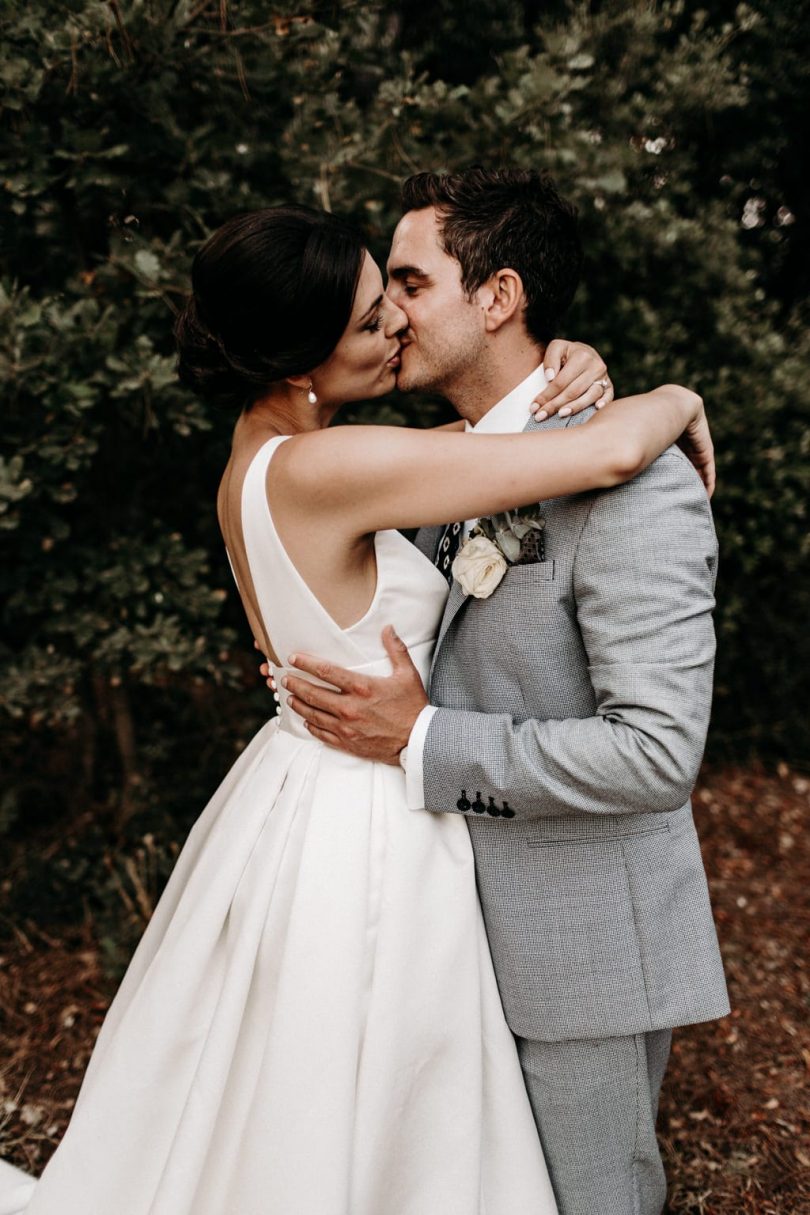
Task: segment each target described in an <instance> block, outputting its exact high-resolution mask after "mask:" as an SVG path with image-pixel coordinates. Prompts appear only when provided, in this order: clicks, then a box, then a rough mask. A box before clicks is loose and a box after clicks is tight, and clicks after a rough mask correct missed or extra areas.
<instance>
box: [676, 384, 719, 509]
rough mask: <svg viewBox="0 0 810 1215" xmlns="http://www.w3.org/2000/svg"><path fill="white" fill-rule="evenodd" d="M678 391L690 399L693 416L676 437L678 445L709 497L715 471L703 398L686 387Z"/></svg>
mask: <svg viewBox="0 0 810 1215" xmlns="http://www.w3.org/2000/svg"><path fill="white" fill-rule="evenodd" d="M680 391H681V392H684V393H686V394H687V395H688V396H689V397H690V398H691V399H692V400H691V404H692V409H693V416H692V420H691V421H690V422H689V424H688V425H687V427H686V430H685V431H684V432H683V434H682V435H681V437H680V439H678V446H679V447H680V448H681V449H682V451H684V452H686V454H687V456H688V457H689V459H690V460H691V461H692V463H693V464H694V466H695V468H696V469H697V471H698V476H699V477H700V479H701V481H702V482H703V484H704V485H705V486H706V493H707V494H708V495H709V497H710V498H711V496H712V494H713V493H714V487H715V484H716V481H717V473H716V469H715V466H714V444H713V443H712V435H711V431H710V430H709V423H708V421H707V419H706V410H705V408H704V405H703V398H702V397H699V396H698V394H697V393H696V392H690V390H689V389H688V388H681V389H680Z"/></svg>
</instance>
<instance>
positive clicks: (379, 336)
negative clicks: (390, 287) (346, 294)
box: [312, 252, 408, 405]
mask: <svg viewBox="0 0 810 1215" xmlns="http://www.w3.org/2000/svg"><path fill="white" fill-rule="evenodd" d="M407 324H408V318H407V317H406V316H405V313H404V312H403V311H402V309H401V308H398V307H397V306H396V304H393V303H392V302H391V300H389V299H387V298H386V295H385V291H384V289H383V281H382V275H381V274H380V269H379V267H378V265H377V263H376V262H375V261H374V258H373V257H372V256H371V255H370V254H369V253H368V252H366V253H365V255H364V258H363V265H362V267H361V270H360V277H359V279H358V282H357V293H356V295H355V297H354V308H353V309H352V315H351V317H350V318H349V323H348V325H347V326H346V328H345V330H344V332H343V336H342V337H341V339H340V341H339V342H338V344H337V346H336V347H335V349H334V350H333V351H332V353H331V354H330V356H329V358H328V359H327V360H326V362H325V363H322V364H321V365H320V367H317V368H316V369H315V370H314V371H313V373H312V386H313V388H314V390H315V392H316V394H317V396H318V399H319V400H320V401H323V402H325V403H332V404H336V405H337V404H341V403H343V402H344V401H361V400H363V399H365V398H368V397H378V396H381V395H382V393H384V392H390V391H391V390H392V389H393V388H394V387H395V386H396V376H397V371H398V369H399V349H400V340H399V334H400V333H401V332H402V331H403V330H404V329H405V327H406V326H407Z"/></svg>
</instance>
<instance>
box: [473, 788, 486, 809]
mask: <svg viewBox="0 0 810 1215" xmlns="http://www.w3.org/2000/svg"><path fill="white" fill-rule="evenodd" d="M471 809H472V812H473V814H483V813H484V811H485V810H486V806H485V805H484V803H483V802H482V801H481V794H480V792H478V793H476V795H475V801H474V802H473V804H472V807H471Z"/></svg>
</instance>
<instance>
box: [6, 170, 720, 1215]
mask: <svg viewBox="0 0 810 1215" xmlns="http://www.w3.org/2000/svg"><path fill="white" fill-rule="evenodd" d="M402 199H403V215H402V219H401V220H400V222H399V224H398V226H397V228H396V231H395V233H394V238H393V244H392V247H391V253H390V257H389V260H388V266H387V280H388V281H387V286H384V284H383V279H382V276H381V273H380V270H379V268H378V267H377V265H376V264H375V262H374V261H373V259H372V258H371V256H370V254H369V253H368V251H367V250H366V248H365V245H364V241H363V237H362V235H361V234H360V233H358V232H357V231H356V230H355V229H354V228H352V227H351V226H349V225H348V224H346V223H344V222H343V221H342V220H340V219H338V218H336V217H334V216H333V215H331V214H327V213H323V212H319V211H315V210H311V209H309V208H306V207H299V206H283V207H273V208H267V209H265V210H261V211H256V212H252V213H250V214H247V215H241V216H238V217H236V218H235V219H232V220H230V221H229V222H228V223H226V224H225V225H224V226H223V227H221V228H220V229H219V230H218V231H216V232H215V233H214V234H213V235H212V236H211V237H210V239H209V240H208V241H207V242H206V243H205V245H204V246H203V247H202V248H201V249H200V251H199V252H198V253H197V255H196V257H195V259H194V265H193V271H192V284H193V291H192V294H191V297H190V299H189V301H188V303H187V305H186V307H185V309H184V311H183V312H182V314H181V316H180V317H179V319H178V322H177V325H176V336H177V342H178V348H179V358H180V364H179V368H180V376H181V379H182V381H183V382H184V383H185V384H186V385H188V386H189V387H190V388H191V389H193V390H194V391H195V392H198V393H199V394H200V395H201V396H203V397H205V398H206V399H208V400H214V401H217V402H219V403H221V404H222V405H224V406H226V407H228V408H229V409H230V410H232V411H233V413H234V415H235V417H236V423H235V428H234V434H233V447H232V451H231V455H230V459H229V461H228V464H227V467H226V468H225V471H224V474H223V478H222V483H221V486H220V490H219V495H218V503H217V508H218V514H219V520H220V524H221V528H222V533H223V537H224V540H225V545H226V548H227V552H228V556H229V559H230V562H231V565H232V568H233V574H234V578H235V581H236V585H237V588H238V591H239V594H240V596H241V599H242V602H243V604H244V608H245V612H246V615H247V619H248V622H249V626H250V628H251V630H252V632H253V634H254V636H255V638H256V639H257V641H258V644H259V647H260V649H261V651H262V652H263V654H264V655H265V656H266V659H267V663H268V664H269V665H268V668H267V670H268V675H269V678H270V680H271V682H272V684H273V686H274V688H275V695H276V699H277V701H278V702H279V706H278V714H277V716H274V717H273V718H272V719H271V720H270V721H268V722H267V724H266V725H264V726H263V727H262V728H261V729H260V730H259V732H258V734H257V735H256V737H255V738H254V739H253V741H252V742H251V743H250V744H249V745H248V747H247V748H246V749H245V751H244V752H243V754H242V755H241V756H240V758H239V759H238V760H237V762H236V764H235V765H234V767H233V768H232V769H231V771H230V772H229V773H228V775H227V776H226V777H225V780H224V781H223V783H222V785H221V786H220V787H219V789H218V790H217V792H216V793H215V795H214V797H213V798H212V800H211V801H210V803H209V804H208V806H207V807H206V808H205V810H204V811H203V813H202V814H201V816H200V818H199V819H198V820H197V821H196V823H195V825H194V827H193V828H192V830H191V833H190V835H189V837H188V839H187V841H186V843H185V846H184V848H183V850H182V852H181V854H180V857H179V859H178V861H177V864H176V867H175V869H174V872H173V873H172V876H171V878H170V879H169V882H168V885H167V887H166V889H165V891H164V894H163V896H162V898H161V900H160V902H159V904H158V906H157V908H156V910H155V913H154V915H153V917H152V920H151V922H150V924H149V926H148V928H147V930H146V932H145V934H144V936H143V938H142V940H141V942H140V944H139V946H138V949H137V950H136V952H135V955H134V957H133V959H132V962H131V964H130V966H129V969H128V970H127V973H126V975H125V977H124V979H123V981H122V983H121V986H120V989H119V991H118V993H117V995H116V997H115V999H114V1001H113V1003H112V1006H111V1008H110V1010H109V1013H108V1015H107V1017H106V1020H105V1021H104V1024H103V1026H102V1029H101V1031H100V1033H99V1037H98V1041H97V1043H96V1046H95V1050H94V1052H93V1055H92V1057H91V1060H90V1063H89V1065H88V1068H87V1072H86V1076H85V1079H84V1083H83V1086H82V1090H81V1093H80V1095H79V1098H78V1101H77V1104H76V1107H75V1110H74V1113H73V1117H72V1120H71V1123H70V1126H69V1127H68V1130H67V1132H66V1134H65V1137H64V1140H63V1142H62V1144H61V1145H60V1147H59V1148H58V1150H57V1151H56V1153H55V1155H54V1157H53V1159H52V1160H51V1162H50V1163H49V1165H48V1166H47V1168H46V1169H45V1172H44V1174H43V1176H42V1178H41V1179H40V1180H39V1182H37V1183H32V1184H28V1185H25V1184H24V1185H22V1186H20V1187H18V1189H17V1190H16V1191H15V1194H16V1197H15V1199H14V1201H15V1202H16V1205H11V1202H10V1201H7V1202H6V1206H5V1208H3V1207H2V1205H1V1204H0V1209H5V1210H15V1211H26V1212H28V1215H111V1213H112V1212H114V1211H122V1212H126V1215H553V1213H554V1212H559V1213H560V1215H656V1213H658V1212H660V1211H661V1210H662V1207H663V1204H664V1201H665V1192H666V1183H665V1177H664V1170H663V1166H662V1163H661V1158H660V1155H659V1151H658V1147H657V1144H656V1136H655V1119H656V1110H657V1103H658V1094H659V1089H660V1085H661V1081H662V1077H663V1074H664V1070H665V1067H666V1064H667V1058H668V1054H669V1046H670V1034H671V1030H672V1027H674V1026H677V1025H684V1024H689V1023H692V1022H697V1021H705V1020H709V1019H711V1018H715V1017H720V1016H722V1015H724V1014H725V1012H726V1011H727V1007H728V1006H727V998H726V990H725V983H724V979H723V972H722V966H721V961H720V955H719V951H718V946H717V940H716V936H715V930H714V925H713V922H712V916H711V910H710V906H709V899H708V893H707V887H706V879H705V875H704V872H703V867H702V863H701V857H700V851H699V847H698V841H697V837H696V834H695V828H694V825H693V821H692V813H691V809H690V804H689V795H690V791H691V788H692V785H693V782H694V780H695V776H696V773H697V770H698V765H699V763H700V759H701V755H702V752H703V747H704V741H705V734H706V728H707V723H708V719H709V707H710V701H711V683H712V666H713V657H714V636H713V630H712V622H711V613H712V608H713V603H714V599H713V588H714V580H715V575H716V560H717V547H716V540H715V534H714V529H713V526H712V518H711V512H710V508H709V499H708V494H709V493H710V492H711V490H712V488H713V483H714V463H713V455H712V444H711V438H710V435H709V431H708V427H707V425H706V420H705V416H704V411H703V403H702V401H701V400H700V398H699V397H698V396H696V395H695V394H694V393H693V392H690V391H688V390H687V389H684V388H680V387H677V386H674V385H665V386H663V387H660V388H656V389H655V390H654V391H652V392H649V393H644V394H641V395H638V396H632V397H627V398H625V399H624V400H621V401H617V402H615V403H613V404H609V405H608V407H607V408H605V409H599V410H596V409H595V406H596V405H597V404H600V405H601V404H604V403H605V402H606V401H609V399H610V397H611V395H612V392H611V385H610V382H609V380H608V379H606V378H605V367H604V364H603V363H602V361H601V359H600V358H599V356H598V355H597V354H596V353H595V352H594V351H592V350H590V348H588V347H580V346H579V345H577V344H571V343H564V342H557V341H554V340H553V339H554V338H555V335H556V334H557V333H558V332H559V326H560V323H561V318H562V316H563V314H564V312H565V310H566V308H567V306H568V305H569V303H570V301H571V299H572V297H573V295H574V291H575V289H576V285H577V280H578V277H579V274H580V268H581V260H582V257H581V249H580V243H579V238H578V234H577V225H576V216H575V211H574V209H573V207H572V206H571V205H570V204H569V203H567V202H566V201H565V200H564V199H563V198H561V197H560V195H559V194H558V192H557V190H556V189H555V187H554V185H553V184H552V183H551V182H550V181H549V179H548V178H547V177H545V176H544V175H542V174H539V173H536V172H532V171H528V170H522V169H521V170H518V169H501V170H485V169H481V168H475V169H471V170H468V171H465V172H461V173H456V174H451V175H442V174H434V173H422V174H418V175H416V176H415V177H412V178H410V179H409V180H408V181H406V182H405V185H404V188H403V195H402ZM548 368H551V369H552V370H556V371H557V375H556V377H555V379H554V381H553V382H552V383H551V385H549V384H548V377H547V374H546V372H547V369H548ZM395 383H396V385H397V386H398V387H399V388H400V389H401V390H403V391H405V392H409V391H421V390H425V391H429V392H433V393H438V394H441V395H442V396H444V397H445V398H446V399H447V400H448V401H450V402H451V403H452V404H453V405H454V406H455V407H456V409H457V411H458V413H459V415H460V420H459V421H458V422H457V423H453V424H451V425H450V426H448V427H441V428H438V429H435V430H413V429H406V428H398V427H385V426H334V427H331V426H330V425H329V423H330V422H331V421H332V420H333V418H334V416H335V414H336V413H337V411H338V410H339V408H340V407H341V406H342V405H343V404H345V403H346V402H349V401H357V400H361V399H371V398H374V397H377V396H379V395H381V394H383V393H386V392H388V391H390V390H391V389H392V388H393V387H394V385H395ZM561 405H563V406H564V408H560V406H561ZM535 414H541V415H542V414H545V415H546V417H545V419H544V420H542V417H541V420H539V421H538V420H537V419H536V417H535V416H534V415H535ZM177 475H178V476H182V469H181V468H178V470H177ZM707 491H708V493H707ZM200 509H201V510H206V509H208V505H207V504H206V503H205V502H202V503H200ZM414 528H415V529H419V530H418V532H417V535H416V543H415V544H414V543H411V542H410V541H409V540H408V539H406V538H405V536H404V535H403V534H402V533H401V531H400V530H398V529H414ZM394 630H396V631H394Z"/></svg>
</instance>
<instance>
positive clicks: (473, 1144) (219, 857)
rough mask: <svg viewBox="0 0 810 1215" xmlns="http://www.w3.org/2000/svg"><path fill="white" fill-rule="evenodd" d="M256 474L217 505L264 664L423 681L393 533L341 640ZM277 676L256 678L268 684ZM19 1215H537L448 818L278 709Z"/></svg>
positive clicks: (9, 1196) (6, 1200) (200, 845)
mask: <svg viewBox="0 0 810 1215" xmlns="http://www.w3.org/2000/svg"><path fill="white" fill-rule="evenodd" d="M281 442H283V438H277V439H271V440H270V441H269V442H268V443H266V444H265V445H264V446H263V447H262V448H261V449H260V450H259V452H258V453H257V454H256V456H255V458H254V460H253V462H252V464H251V465H250V468H249V470H248V473H247V476H246V478H245V483H244V488H243V494H242V511H243V529H244V539H245V545H246V550H247V556H248V561H249V564H250V570H251V574H252V577H253V581H254V586H255V591H256V596H257V600H258V603H259V606H260V609H261V612H262V615H263V617H264V622H265V625H266V629H267V634H268V636H269V637H271V638H272V640H273V644H274V647H275V648H276V653H278V654H280V655H282V656H286V655H288V654H291V653H294V652H295V651H296V650H307V651H309V652H313V653H320V654H322V655H323V656H325V657H328V658H330V659H332V660H333V661H335V662H337V663H340V664H342V665H343V666H348V667H352V668H354V669H356V670H363V671H365V672H369V673H375V674H386V673H388V671H389V670H390V667H389V663H388V660H387V658H386V656H385V651H384V649H383V647H382V642H381V639H380V634H381V632H382V629H383V627H384V625H386V624H388V623H392V624H394V625H395V626H396V628H397V631H398V632H399V634H400V636H401V637H402V638H403V640H404V641H405V642H406V644H407V645H408V648H409V650H410V653H411V656H412V658H413V660H414V662H415V663H416V664H417V666H418V667H419V669H420V671H421V672H422V674H423V676H426V674H427V671H428V667H429V663H430V656H431V651H432V647H433V643H434V638H435V635H436V632H437V628H438V624H439V620H440V618H441V614H442V609H443V605H444V600H445V596H446V591H447V584H446V582H445V580H444V578H443V576H442V575H441V574H440V573H439V571H438V570H437V569H435V568H434V566H432V565H431V563H430V562H429V561H428V560H426V558H425V557H423V556H422V555H421V554H420V553H419V552H418V551H417V550H416V549H415V548H414V547H413V546H412V545H411V544H409V543H408V542H407V541H406V540H405V539H404V538H403V537H402V536H400V535H399V534H398V533H397V532H393V531H392V532H383V533H380V534H379V535H378V536H377V540H376V553H377V589H376V592H375V595H374V599H373V601H372V604H371V606H370V608H369V609H368V611H367V613H366V614H365V616H363V618H362V619H361V620H359V621H358V622H357V623H356V624H354V625H352V627H351V628H348V629H340V628H339V627H338V626H337V625H336V624H335V622H334V621H333V620H332V619H331V617H330V616H329V615H328V613H327V612H326V611H325V610H324V608H322V607H321V605H320V604H319V603H318V601H317V600H316V599H315V597H314V595H313V594H312V592H311V591H310V590H309V589H308V587H307V586H306V584H305V583H304V581H303V580H302V578H301V577H300V575H299V574H298V573H297V571H296V569H295V567H294V566H293V564H292V562H291V561H290V559H289V557H288V556H287V554H286V552H285V550H284V548H283V546H282V544H281V542H280V540H279V538H278V536H277V534H276V532H275V529H274V527H273V522H272V519H271V516H270V511H269V508H268V505H267V497H266V491H265V480H266V473H267V469H268V465H269V464H270V460H271V457H272V455H273V453H274V451H275V450H276V449H277V447H278V445H279V443H281ZM281 673H282V672H281V671H279V669H276V674H277V676H278V675H280V674H281ZM3 1186H4V1187H5V1196H4V1195H3V1193H2V1192H0V1212H3V1213H5V1215H8V1213H9V1212H14V1213H15V1215H16V1213H17V1212H23V1211H24V1212H26V1215H554V1213H555V1212H556V1206H555V1203H554V1197H553V1193H552V1190H551V1186H550V1183H549V1179H548V1174H547V1172H546V1167H545V1163H544V1160H543V1155H542V1151H541V1148H540V1144H539V1140H538V1136H537V1132H536V1129H535V1125H534V1122H533V1119H532V1115H531V1111H530V1107H529V1102H528V1098H527V1096H526V1091H525V1088H524V1083H523V1077H522V1074H521V1071H520V1067H519V1064H518V1059H517V1053H516V1049H515V1045H514V1042H513V1039H512V1036H511V1034H510V1032H509V1029H508V1027H507V1025H506V1022H505V1020H504V1015H503V1011H502V1008H501V1003H500V999H499V995H498V990H497V987H496V983H495V976H494V972H493V968H492V962H491V959H490V955H489V949H488V945H487V939H486V936H485V932H484V926H483V921H482V918H481V911H480V908H479V904H478V899H477V895H476V887H475V873H474V869H473V856H472V849H471V846H470V840H469V836H468V833H467V826H466V823H465V822H464V820H463V818H461V817H460V816H458V815H453V814H447V815H440V814H431V813H429V812H427V811H412V810H409V809H408V808H407V807H406V802H405V791H404V777H403V773H402V772H401V771H400V770H399V769H398V768H395V767H390V766H387V765H384V764H375V763H370V762H366V761H363V760H358V759H354V758H350V757H348V756H346V755H343V754H342V753H340V752H338V751H335V750H332V749H330V748H328V747H325V746H323V745H322V744H321V743H319V742H317V741H316V740H314V739H313V738H312V737H311V736H310V735H308V734H307V732H306V730H305V729H304V728H303V726H302V725H301V723H300V720H299V719H298V718H296V716H295V715H294V714H293V713H292V712H291V711H290V710H289V709H287V708H286V707H285V705H284V703H283V702H282V705H281V709H280V716H279V717H278V718H276V719H274V720H272V721H270V722H269V723H268V724H267V725H265V726H264V727H263V728H262V729H261V730H260V731H259V733H258V734H257V735H256V737H255V738H254V739H253V741H252V742H251V743H250V745H249V746H248V747H247V749H246V750H245V752H244V753H243V754H242V756H241V757H240V758H239V760H238V761H237V762H236V764H235V765H234V767H233V768H232V769H231V771H230V773H229V774H228V776H227V777H226V778H225V780H224V781H223V783H222V785H221V786H220V788H219V789H218V790H217V792H216V793H215V795H214V797H213V798H212V800H211V801H210V802H209V804H208V806H207V807H206V809H205V810H204V811H203V813H202V815H201V816H200V818H199V819H198V820H197V822H196V824H195V825H194V827H193V829H192V831H191V833H190V835H189V837H188V840H187V842H186V844H185V847H184V848H183V851H182V853H181V855H180V857H179V859H178V861H177V865H176V868H175V869H174V872H173V873H172V876H171V878H170V880H169V882H168V885H167V887H166V890H165V892H164V894H163V897H162V898H161V900H160V902H159V904H158V906H157V908H156V910H155V913H154V915H153V917H152V920H151V922H150V924H149V926H148V928H147V930H146V932H145V934H144V936H143V939H142V940H141V942H140V944H139V946H138V949H137V951H136V953H135V955H134V957H133V959H132V962H131V964H130V966H129V969H128V971H127V973H126V975H125V977H124V979H123V982H122V983H121V986H120V988H119V990H118V993H117V995H116V997H115V999H114V1001H113V1004H112V1006H111V1008H110V1011H109V1013H108V1015H107V1017H106V1020H105V1021H104V1024H103V1026H102V1029H101V1032H100V1034H99V1037H98V1041H97V1044H96V1046H95V1050H94V1052H93V1055H92V1058H91V1060H90V1063H89V1065H88V1068H87V1072H86V1075H85V1079H84V1083H83V1086H82V1089H81V1092H80V1094H79V1098H78V1101H77V1103H76V1107H75V1110H74V1112H73V1117H72V1120H71V1123H70V1125H69V1127H68V1129H67V1132H66V1134H65V1136H64V1139H63V1141H62V1143H61V1144H60V1146H59V1148H58V1150H57V1151H56V1153H55V1155H54V1156H53V1158H52V1160H51V1161H50V1163H49V1164H48V1166H47V1168H46V1169H45V1171H44V1173H43V1175H42V1178H41V1179H40V1180H39V1181H38V1182H31V1181H26V1180H25V1179H24V1178H22V1176H21V1175H19V1174H16V1175H13V1174H11V1173H10V1172H9V1171H6V1172H5V1173H0V1187H3Z"/></svg>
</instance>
